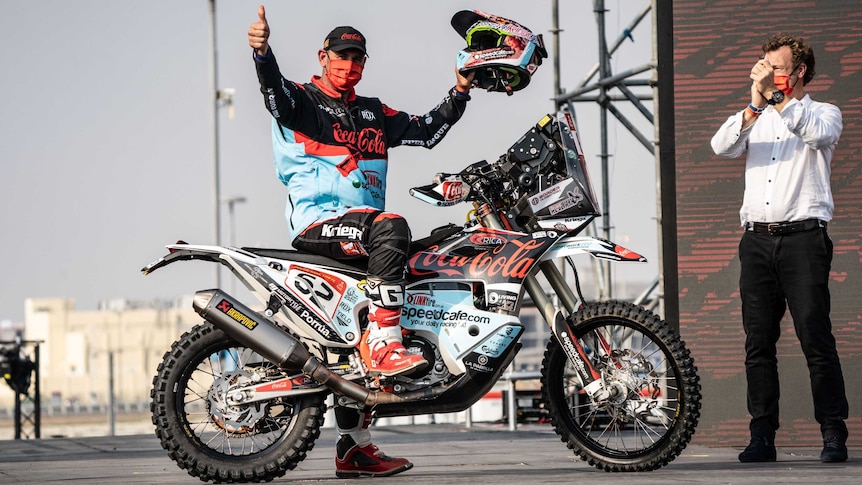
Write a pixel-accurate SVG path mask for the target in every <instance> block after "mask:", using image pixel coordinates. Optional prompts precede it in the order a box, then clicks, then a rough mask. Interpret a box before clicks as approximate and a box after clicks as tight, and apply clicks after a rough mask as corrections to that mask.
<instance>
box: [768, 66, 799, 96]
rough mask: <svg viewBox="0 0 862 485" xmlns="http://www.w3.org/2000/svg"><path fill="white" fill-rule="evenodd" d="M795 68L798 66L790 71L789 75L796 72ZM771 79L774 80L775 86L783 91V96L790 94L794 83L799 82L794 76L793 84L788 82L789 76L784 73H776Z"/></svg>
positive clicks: (794, 85) (797, 67)
mask: <svg viewBox="0 0 862 485" xmlns="http://www.w3.org/2000/svg"><path fill="white" fill-rule="evenodd" d="M796 69H799V66H796V68H794V69H793V71H791V75H792V74H793V72H796ZM773 81H774V82H775V87H776V88H778V89H780V90H781V91H783V92H784V95H785V96H790V93H792V92H793V88H794V87H796V83H798V82H799V78H798V77H797V78H796V81H794V83H793V85H791V84H790V76H785V75H784V74H776V75H774V76H773Z"/></svg>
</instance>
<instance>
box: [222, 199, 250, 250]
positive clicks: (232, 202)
mask: <svg viewBox="0 0 862 485" xmlns="http://www.w3.org/2000/svg"><path fill="white" fill-rule="evenodd" d="M222 202H224V203H225V204H227V214H228V226H229V231H230V240H229V241H228V244H229V245H231V246H234V245H236V226H234V218H233V206H234V205H236V204H242V203H244V202H245V197H241V196H238V197H228V198H225V199H222Z"/></svg>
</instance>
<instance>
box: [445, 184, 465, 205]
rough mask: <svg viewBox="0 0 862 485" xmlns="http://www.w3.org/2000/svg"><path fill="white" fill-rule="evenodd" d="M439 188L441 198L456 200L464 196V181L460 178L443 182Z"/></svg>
mask: <svg viewBox="0 0 862 485" xmlns="http://www.w3.org/2000/svg"><path fill="white" fill-rule="evenodd" d="M440 189H441V191H442V194H443V200H446V201H452V200H458V199H460V198H461V197H463V196H464V183H463V182H461V181H460V180H458V181H446V182H443V184H442V185H441V187H440Z"/></svg>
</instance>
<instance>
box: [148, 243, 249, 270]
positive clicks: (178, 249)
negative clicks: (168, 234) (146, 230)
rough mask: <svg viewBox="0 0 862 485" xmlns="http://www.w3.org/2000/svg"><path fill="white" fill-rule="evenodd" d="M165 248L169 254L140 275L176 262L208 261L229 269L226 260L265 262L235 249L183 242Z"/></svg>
mask: <svg viewBox="0 0 862 485" xmlns="http://www.w3.org/2000/svg"><path fill="white" fill-rule="evenodd" d="M165 247H167V248H168V251H169V253H168V254H166V255H165V256H162V257H161V258H159V259H157V260H155V261H153V262H152V263H150V264H148V265H146V266H144V267H143V268H141V273H143V274H144V275H148V274H150V273H152V272H153V271H155V270H157V269H159V268H163V267H165V266H167V265H169V264H171V263H175V262H177V261H191V260H201V261H209V262H211V263H220V264H223V265H225V266H228V267H230V268H232V265H231V264H230V262H229V261H228V258H230V259H234V260H245V261H247V262H248V263H251V264H266V260H264V259H263V258H261V257H260V256H257V255H254V254H251V253H249V252H247V251H243V250H242V249H237V248H225V247H221V246H202V245H197V244H186V243H183V242H178V243H176V244H169V245H167V246H165Z"/></svg>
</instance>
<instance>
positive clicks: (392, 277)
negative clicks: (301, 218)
mask: <svg viewBox="0 0 862 485" xmlns="http://www.w3.org/2000/svg"><path fill="white" fill-rule="evenodd" d="M293 246H294V247H295V248H296V249H300V250H303V251H308V252H312V253H317V254H322V255H324V256H328V257H330V258H333V259H347V260H350V259H361V258H368V277H369V278H376V279H379V280H380V281H382V282H383V283H388V284H396V283H397V284H402V283H403V280H404V270H405V267H406V264H407V251H408V250H409V248H410V228H409V226H408V225H407V221H405V220H404V218H402V217H400V216H397V215H395V214H392V213H389V212H382V211H376V210H367V209H356V210H352V211H350V212H347V213H346V214H344V215H343V216H341V217H337V218H333V219H327V220H325V221H322V222H319V223H316V224H314V225H312V226H310V227H309V228H308V229H306V230H305V231H303V232H302V234H300V235H299V236H298V237H297V238H296V239H295V240H294V242H293ZM366 417H367V415H366V413H363V412H361V411H358V410H356V409H350V408H343V407H336V408H335V422H336V425H337V427H338V429H339V431H340V430H345V429H352V428H355V427H356V426H358V423H359V422H360V421H361V420H365V419H366Z"/></svg>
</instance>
